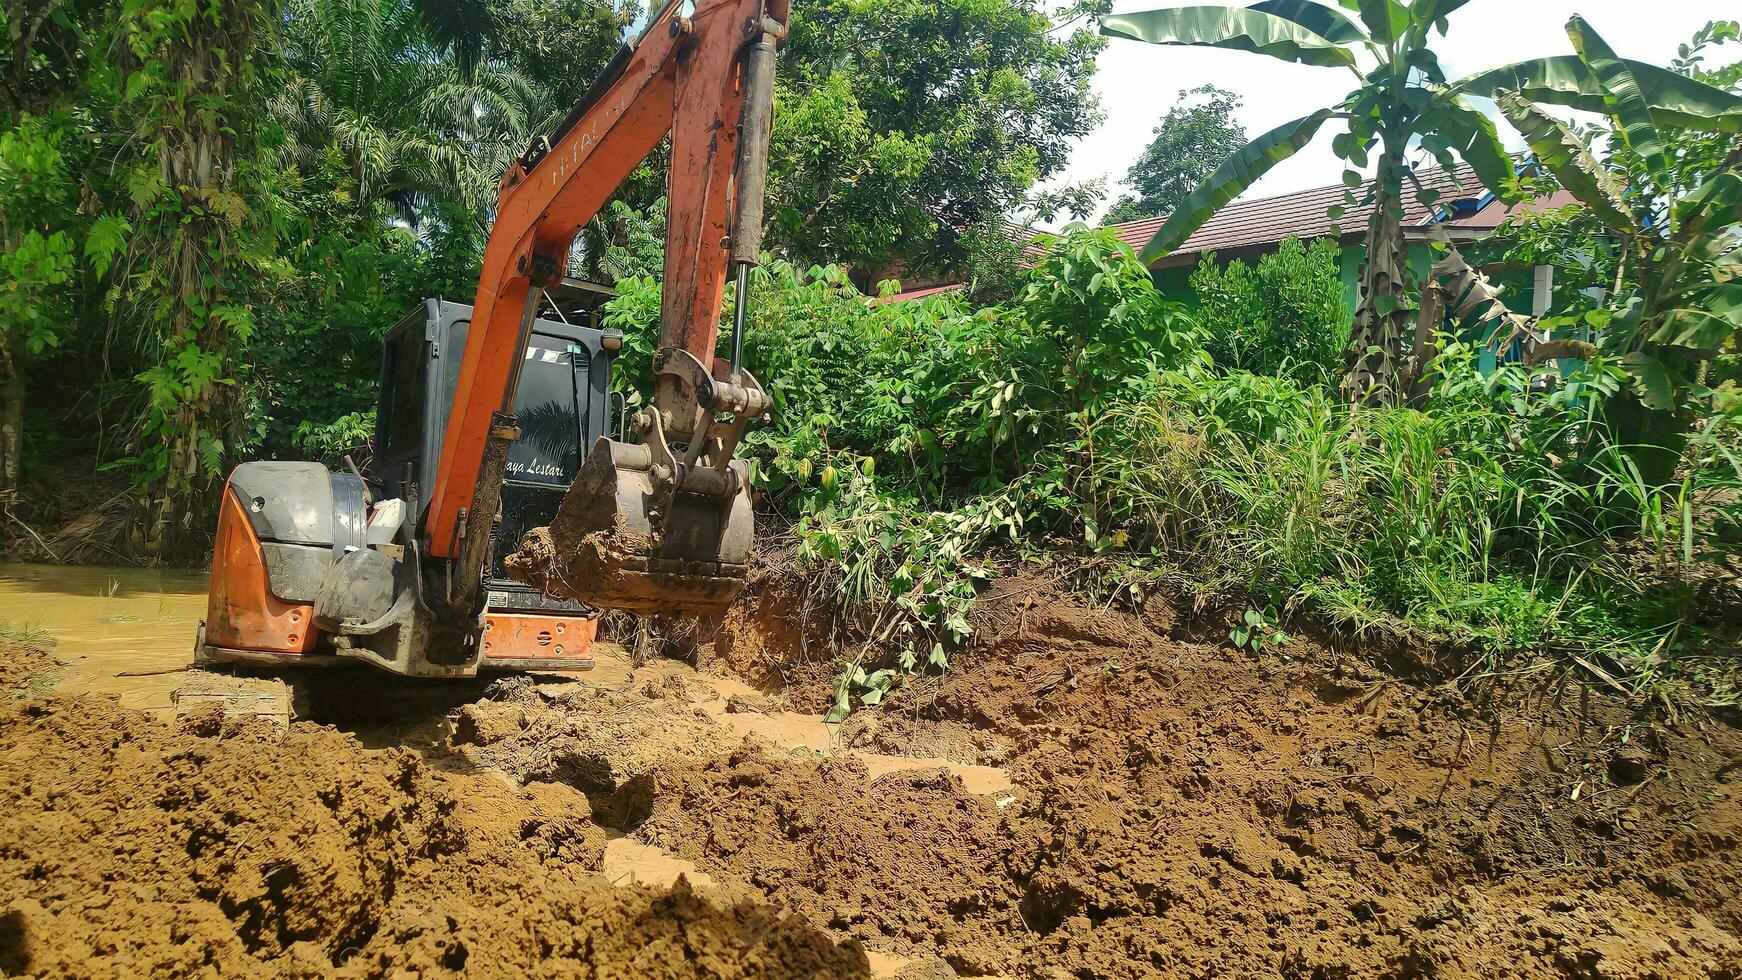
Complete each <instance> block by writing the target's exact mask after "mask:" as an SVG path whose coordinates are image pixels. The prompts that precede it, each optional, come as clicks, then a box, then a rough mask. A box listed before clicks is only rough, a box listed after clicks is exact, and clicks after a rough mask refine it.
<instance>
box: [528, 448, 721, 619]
mask: <svg viewBox="0 0 1742 980" xmlns="http://www.w3.org/2000/svg"><path fill="white" fill-rule="evenodd" d="M657 467H658V464H656V463H655V461H654V459H653V454H652V453H651V452H649V450H648V447H647V446H644V445H634V444H630V443H622V442H615V441H613V440H610V439H600V440H599V441H598V442H597V443H595V444H594V445H593V448H592V451H591V452H589V453H588V454H587V459H586V462H584V463H583V464H582V465H581V469H580V472H579V474H577V476H576V477H575V482H574V484H573V485H571V486H570V487H569V491H568V494H567V495H566V496H565V497H564V498H563V501H562V504H561V505H560V506H559V507H558V509H557V513H556V518H555V519H554V520H552V521H551V524H550V527H548V528H535V529H533V530H532V531H530V532H528V533H527V535H526V536H525V537H524V538H523V539H522V540H521V543H520V550H519V551H518V552H517V553H516V554H514V555H511V556H509V558H508V559H507V567H508V571H509V573H510V574H511V575H513V576H515V577H516V578H519V579H521V580H522V581H525V582H527V583H529V584H531V585H533V586H536V587H537V588H539V589H542V590H543V591H544V592H545V593H547V594H550V595H558V596H564V597H566V598H570V599H574V600H576V601H579V602H584V603H587V604H588V605H592V606H597V607H599V608H601V609H621V610H625V611H627V612H633V613H638V614H642V615H661V616H705V615H709V614H711V613H717V612H722V611H724V610H725V608H726V607H727V606H728V605H730V604H731V603H732V600H733V599H735V598H737V596H738V593H739V592H740V591H741V590H742V589H743V588H744V580H745V577H746V576H747V575H748V574H749V560H750V542H751V539H752V537H753V534H754V528H753V517H752V514H751V508H750V490H749V485H748V484H749V481H748V479H747V478H746V466H745V463H744V462H743V461H742V460H733V461H732V462H731V464H730V470H729V472H730V473H731V476H732V479H730V480H727V481H716V482H719V483H722V484H723V485H721V486H709V487H708V488H707V489H708V491H716V492H706V491H704V492H685V491H684V490H682V489H679V488H678V487H676V486H674V485H673V484H674V482H675V481H674V480H673V478H672V477H671V476H670V475H668V473H666V472H661V471H660V469H659V468H657ZM704 472H709V473H711V472H712V471H704ZM718 491H725V492H718Z"/></svg>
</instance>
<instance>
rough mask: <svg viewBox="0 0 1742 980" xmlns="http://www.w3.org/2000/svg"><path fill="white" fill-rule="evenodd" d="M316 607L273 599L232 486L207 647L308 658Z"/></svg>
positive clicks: (215, 565)
mask: <svg viewBox="0 0 1742 980" xmlns="http://www.w3.org/2000/svg"><path fill="white" fill-rule="evenodd" d="M313 614H314V607H313V606H311V605H299V604H296V603H291V602H285V601H284V600H282V599H279V598H278V597H277V596H275V595H273V594H272V590H271V588H269V587H268V584H267V579H266V559H265V557H264V555H263V554H262V553H261V550H260V538H259V537H258V536H256V535H255V533H254V525H252V524H250V523H249V522H248V515H247V514H245V513H243V512H242V504H241V502H240V501H238V500H237V499H236V495H235V494H234V493H232V492H231V490H230V488H229V487H228V486H226V487H224V502H223V503H222V504H221V505H220V508H219V511H218V536H217V540H216V541H215V542H214V545H213V550H212V583H211V587H210V591H209V593H208V597H207V604H206V642H207V643H210V644H212V645H213V646H220V647H231V648H233V649H237V650H265V651H269V652H272V653H308V652H309V651H310V650H312V649H313V648H314V640H315V637H314V630H313V628H312V626H311V623H310V617H312V616H313Z"/></svg>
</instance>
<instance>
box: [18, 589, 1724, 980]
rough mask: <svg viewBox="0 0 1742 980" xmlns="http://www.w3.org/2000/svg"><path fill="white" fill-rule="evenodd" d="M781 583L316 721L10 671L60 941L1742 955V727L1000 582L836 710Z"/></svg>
mask: <svg viewBox="0 0 1742 980" xmlns="http://www.w3.org/2000/svg"><path fill="white" fill-rule="evenodd" d="M757 588H758V587H756V586H753V589H752V592H751V593H749V594H748V595H747V601H745V602H744V603H742V604H741V605H740V606H739V607H738V608H737V609H736V610H735V611H734V612H733V613H732V614H731V615H730V616H728V618H727V622H726V625H725V627H724V628H723V630H722V631H721V632H720V633H719V634H718V636H717V637H715V638H713V640H712V642H711V643H708V644H704V645H703V646H702V647H701V648H700V649H699V650H698V651H697V664H696V665H695V666H693V667H692V666H690V665H686V664H681V663H677V662H674V661H665V660H661V661H655V662H653V663H650V664H647V665H644V666H641V667H632V666H631V665H629V664H628V663H626V662H621V661H617V662H613V661H611V660H610V659H609V658H602V661H601V667H600V669H598V670H596V671H593V672H591V673H589V674H584V675H573V676H568V677H537V678H526V677H519V678H504V679H498V680H495V681H493V682H480V683H477V684H474V685H467V686H462V687H447V688H441V689H437V690H430V689H419V690H417V691H411V692H407V691H404V690H401V691H398V692H396V693H395V694H394V695H393V696H391V697H388V696H383V695H382V694H381V693H380V690H379V687H378V684H379V681H377V680H376V679H374V678H373V675H367V674H365V675H357V676H355V677H348V678H347V677H332V678H327V679H326V680H325V681H323V682H322V684H321V685H320V686H318V687H317V689H316V690H315V692H314V693H313V696H312V697H311V699H310V705H311V710H312V711H313V713H314V716H315V719H316V720H315V721H313V722H299V723H297V724H295V725H293V726H292V727H291V729H290V731H289V732H288V733H283V734H280V733H276V732H275V731H274V730H271V729H269V728H266V727H264V726H259V725H250V724H244V723H239V722H223V721H221V720H219V719H217V718H215V717H211V716H195V717H193V718H190V719H183V720H182V721H180V722H176V721H174V720H166V719H162V718H155V717H151V716H148V715H146V714H142V713H140V712H137V711H133V710H130V709H127V708H125V707H122V706H119V705H117V704H116V703H115V702H114V701H113V700H112V699H109V698H105V697H104V696H102V695H101V694H76V693H71V692H68V691H65V690H63V691H59V692H55V691H50V690H46V689H44V686H43V685H42V684H39V683H29V682H28V679H29V678H32V677H38V676H41V675H42V673H43V672H44V671H45V670H48V669H49V666H48V665H47V663H46V659H45V658H43V657H42V656H40V655H38V654H34V653H32V652H30V651H29V650H28V649H27V648H21V647H16V646H13V647H10V648H8V650H7V654H6V657H5V667H4V674H5V676H4V677H3V678H0V680H4V681H5V682H6V684H7V687H8V690H9V691H13V692H15V693H14V695H13V696H11V697H9V698H7V699H6V700H4V701H3V702H0V766H4V768H5V772H4V774H3V779H0V784H3V785H4V787H5V789H4V790H3V792H4V796H5V798H4V799H0V830H3V833H0V842H3V843H0V968H3V969H5V970H6V971H7V972H13V973H31V974H37V975H45V976H46V975H57V976H58V975H116V974H134V973H140V972H150V973H154V974H163V975H172V976H174V975H194V974H202V973H207V972H217V973H221V974H234V973H253V972H264V973H268V974H294V975H308V976H323V975H330V974H334V973H343V974H354V975H364V976H386V975H398V974H401V973H405V972H410V971H421V972H424V973H427V974H443V973H454V974H466V975H476V976H499V975H510V974H512V975H529V974H532V975H577V976H692V975H717V976H827V975H836V976H863V975H879V976H901V977H907V978H930V977H948V976H1010V977H1047V978H1052V977H1139V976H1177V977H1210V976H1218V977H1220V976H1280V977H1289V978H1295V977H1302V978H1305V977H1428V976H1446V977H1478V976H1482V977H1486V976H1526V977H1603V978H1624V977H1638V978H1644V977H1665V978H1679V977H1742V901H1739V900H1738V899H1739V897H1742V896H1739V894H1738V893H1739V892H1742V854H1739V847H1738V845H1739V838H1742V800H1739V797H1742V733H1739V732H1738V730H1737V729H1736V728H1735V727H1734V726H1733V725H1732V724H1731V723H1730V722H1729V721H1727V720H1726V719H1724V718H1722V717H1711V716H1702V717H1695V718H1686V719H1683V720H1682V721H1680V722H1679V723H1677V724H1674V725H1670V724H1667V723H1664V722H1661V721H1658V722H1647V721H1643V720H1641V719H1640V718H1639V717H1638V716H1637V715H1636V714H1635V713H1633V712H1631V711H1629V710H1627V709H1626V708H1625V707H1624V706H1622V705H1620V704H1619V703H1616V702H1614V701H1612V700H1610V699H1609V698H1607V697H1606V696H1604V695H1603V694H1601V693H1599V692H1591V691H1587V690H1585V689H1583V688H1581V687H1580V686H1579V685H1578V683H1577V682H1576V680H1574V679H1571V678H1558V679H1557V678H1554V677H1552V676H1550V675H1548V674H1546V673H1544V674H1538V675H1531V676H1530V677H1528V678H1524V679H1520V680H1516V681H1513V682H1510V683H1509V684H1508V685H1506V686H1495V685H1487V686H1483V687H1480V688H1471V687H1469V686H1468V685H1463V686H1460V685H1455V684H1452V683H1445V682H1438V683H1430V682H1426V681H1423V680H1421V679H1419V678H1406V677H1404V676H1400V675H1399V674H1398V673H1396V672H1394V671H1392V670H1389V669H1387V668H1386V667H1385V666H1384V665H1383V664H1380V663H1377V662H1373V661H1371V660H1368V659H1365V658H1362V657H1360V656H1357V655H1353V654H1350V653H1347V652H1345V653H1343V654H1342V655H1336V654H1333V653H1331V652H1330V651H1327V650H1325V649H1322V648H1320V647H1317V646H1315V645H1313V644H1311V643H1307V642H1297V643H1294V644H1291V645H1289V646H1287V647H1284V648H1279V649H1267V650H1265V651H1263V652H1262V653H1258V654H1254V653H1250V652H1245V651H1236V650H1232V649H1229V648H1228V647H1226V646H1225V645H1218V644H1209V643H1199V642H1193V641H1192V640H1191V639H1189V638H1188V634H1187V633H1186V632H1185V631H1184V630H1183V629H1181V628H1179V627H1176V626H1175V625H1174V622H1173V620H1174V617H1173V616H1172V614H1171V612H1170V611H1169V610H1168V609H1167V608H1165V604H1152V607H1151V608H1149V609H1147V610H1145V611H1144V614H1142V615H1137V614H1129V613H1124V612H1120V611H1115V610H1108V609H1105V608H1101V607H1098V606H1091V605H1088V604H1085V603H1083V602H1082V601H1080V600H1079V599H1077V598H1075V597H1072V596H1069V595H1064V594H1060V593H1058V592H1056V591H1054V590H1053V589H1052V588H1051V587H1050V586H1048V585H1047V584H1046V583H1045V582H1044V581H1043V580H1040V579H1037V578H1036V579H1030V578H1018V579H1013V580H1008V581H1005V582H1001V583H998V584H997V585H995V586H994V588H993V589H992V592H993V593H995V594H996V596H998V599H997V601H993V602H988V603H985V604H983V606H982V607H981V609H980V611H979V612H978V613H977V616H978V617H979V621H978V623H977V626H978V627H979V630H980V635H981V636H982V640H981V641H980V642H979V643H978V644H977V645H976V646H975V647H973V648H972V649H970V650H966V651H962V652H960V653H958V654H957V655H956V657H955V658H954V660H953V663H952V667H951V670H950V671H949V672H948V673H947V674H944V675H942V676H941V677H933V678H927V679H924V680H923V681H921V682H920V683H917V684H915V685H913V686H911V687H909V688H906V689H901V690H897V691H896V692H894V693H893V694H892V695H891V696H890V697H889V698H888V700H887V701H886V702H885V704H884V705H882V706H881V707H880V708H879V709H877V710H875V711H865V712H861V713H858V714H856V715H855V716H854V717H853V718H851V719H850V720H849V721H848V722H847V723H846V724H845V725H842V726H825V725H823V724H822V723H821V720H820V717H819V716H818V715H817V714H816V712H817V711H819V710H821V708H822V707H824V706H825V704H826V701H827V698H828V686H827V681H826V678H827V675H828V674H829V673H832V668H831V667H830V666H829V663H828V661H829V659H830V656H829V651H827V649H826V647H825V646H824V645H822V644H821V643H820V642H818V641H817V639H816V631H815V630H811V629H808V628H806V627H805V625H804V624H803V617H802V615H800V613H799V611H798V610H797V609H796V608H795V607H794V606H793V604H792V603H791V602H790V601H789V600H788V598H787V597H786V595H785V594H784V593H782V592H781V590H780V589H779V588H778V587H777V584H770V583H767V582H764V583H762V586H761V590H760V591H757Z"/></svg>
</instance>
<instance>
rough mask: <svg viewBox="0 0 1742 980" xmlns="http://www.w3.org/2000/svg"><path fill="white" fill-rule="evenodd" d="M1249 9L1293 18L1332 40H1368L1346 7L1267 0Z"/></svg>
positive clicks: (1310, 0) (1297, 0) (1309, 0)
mask: <svg viewBox="0 0 1742 980" xmlns="http://www.w3.org/2000/svg"><path fill="white" fill-rule="evenodd" d="M1248 9H1251V10H1262V11H1264V12H1265V13H1267V14H1275V15H1276V16H1278V17H1282V18H1284V19H1287V20H1292V21H1294V22H1295V23H1296V24H1299V25H1300V26H1302V27H1304V28H1306V29H1307V30H1309V31H1312V32H1313V33H1314V34H1317V35H1318V36H1319V37H1322V38H1324V39H1325V40H1327V41H1330V42H1331V43H1332V44H1360V43H1361V42H1362V41H1365V40H1367V35H1366V34H1363V33H1362V32H1361V28H1359V27H1357V26H1356V25H1355V22H1354V21H1352V20H1350V19H1349V18H1348V16H1347V15H1346V14H1344V13H1343V12H1342V11H1340V10H1336V9H1334V8H1331V7H1327V6H1325V5H1324V4H1321V3H1314V2H1313V0H1264V2H1263V3H1255V4H1253V5H1252V6H1251V7H1250V8H1248Z"/></svg>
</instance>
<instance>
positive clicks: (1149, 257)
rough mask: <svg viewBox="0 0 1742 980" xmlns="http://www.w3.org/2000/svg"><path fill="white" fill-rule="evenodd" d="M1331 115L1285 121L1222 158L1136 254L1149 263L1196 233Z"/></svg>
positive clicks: (1309, 138) (1328, 112) (1320, 113)
mask: <svg viewBox="0 0 1742 980" xmlns="http://www.w3.org/2000/svg"><path fill="white" fill-rule="evenodd" d="M1332 114H1333V110H1330V109H1320V110H1319V111H1318V112H1315V113H1313V114H1312V115H1310V116H1304V117H1302V118H1300V119H1296V120H1294V121H1292V122H1286V123H1283V124H1282V125H1281V126H1278V127H1276V128H1275V129H1273V130H1271V131H1270V132H1268V133H1265V134H1264V135H1263V136H1260V137H1258V138H1257V139H1255V140H1253V141H1252V142H1250V143H1248V144H1246V145H1245V146H1244V147H1241V148H1240V150H1239V152H1237V153H1235V154H1234V155H1233V156H1231V157H1229V158H1228V159H1226V160H1224V161H1222V165H1221V166H1219V167H1217V168H1216V172H1215V173H1213V174H1211V175H1210V176H1209V177H1208V178H1206V179H1205V180H1204V182H1203V183H1202V184H1199V185H1198V188H1197V190H1194V191H1192V192H1191V194H1190V195H1189V196H1187V197H1186V199H1185V200H1183V201H1181V202H1180V204H1179V207H1177V208H1174V210H1173V213H1172V214H1170V215H1168V218H1167V221H1166V222H1165V223H1164V224H1162V226H1161V230H1159V231H1157V232H1156V233H1155V237H1153V238H1151V239H1150V240H1149V244H1148V245H1145V246H1143V251H1142V252H1140V253H1139V254H1138V256H1137V257H1138V258H1140V259H1142V260H1143V262H1144V264H1146V265H1147V264H1149V263H1151V262H1154V261H1155V260H1156V259H1159V258H1161V257H1162V256H1164V255H1166V254H1167V253H1169V252H1171V251H1173V250H1174V249H1176V248H1179V247H1180V245H1181V243H1183V242H1184V241H1185V240H1186V239H1188V238H1190V237H1191V236H1192V233H1193V232H1195V231H1197V230H1198V229H1199V228H1202V227H1203V226H1204V222H1206V221H1208V220H1210V218H1211V217H1212V216H1214V215H1215V213H1216V212H1217V211H1220V210H1221V209H1222V206H1223V205H1225V204H1227V203H1228V202H1229V201H1232V200H1233V199H1234V198H1236V197H1239V196H1240V194H1241V192H1243V191H1245V190H1246V188H1248V187H1251V186H1252V184H1253V182H1254V181H1256V180H1257V179H1258V178H1260V177H1262V176H1264V175H1265V174H1266V173H1268V172H1269V171H1270V168H1272V167H1274V166H1276V165H1277V164H1279V163H1281V162H1282V161H1284V160H1287V159H1288V158H1289V157H1291V156H1294V155H1295V154H1296V153H1297V152H1299V151H1300V148H1301V147H1303V146H1305V145H1307V144H1308V143H1310V142H1312V138H1313V137H1314V136H1316V135H1318V132H1319V128H1320V127H1321V126H1323V125H1324V124H1325V120H1326V119H1329V118H1330V117H1331V115H1332Z"/></svg>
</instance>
